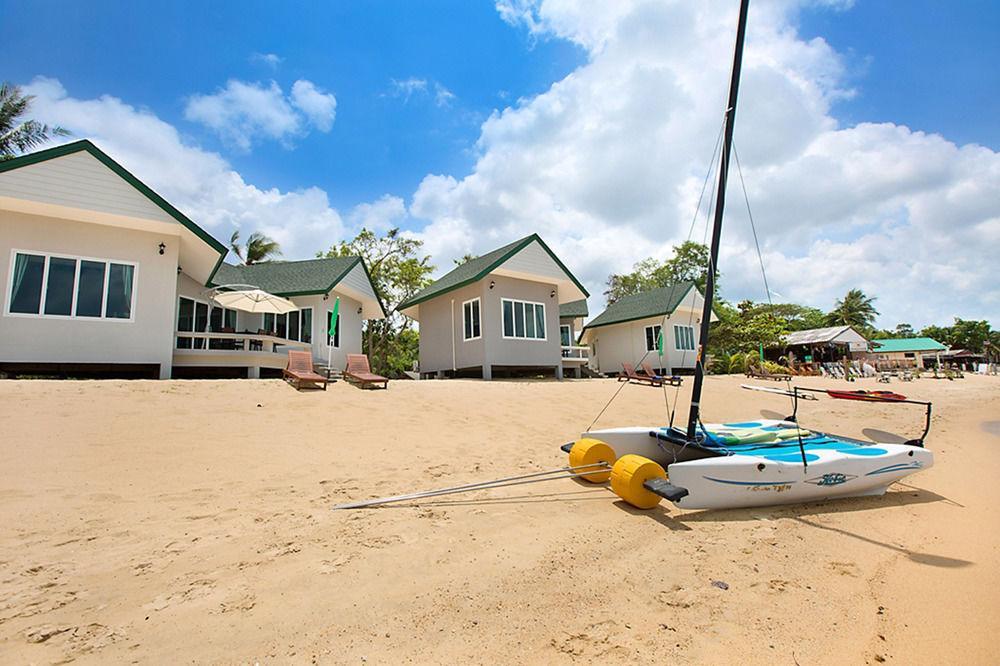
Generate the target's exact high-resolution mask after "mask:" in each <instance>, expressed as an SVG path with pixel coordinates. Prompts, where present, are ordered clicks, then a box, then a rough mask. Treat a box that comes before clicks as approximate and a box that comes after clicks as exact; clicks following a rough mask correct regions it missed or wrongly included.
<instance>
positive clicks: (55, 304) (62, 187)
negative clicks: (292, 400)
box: [0, 140, 385, 378]
mask: <svg viewBox="0 0 1000 666" xmlns="http://www.w3.org/2000/svg"><path fill="white" fill-rule="evenodd" d="M227 253H228V248H227V247H226V246H225V245H223V244H222V243H220V242H219V241H218V240H216V239H215V238H213V237H212V236H211V235H210V234H208V233H207V232H206V231H205V230H204V229H202V228H201V227H199V226H198V225H197V224H195V223H194V222H193V221H192V220H191V219H189V218H188V217H187V216H185V215H184V214H183V213H181V212H180V211H179V210H178V209H177V208H175V207H174V206H172V205H171V204H170V203H168V202H167V201H166V200H164V199H163V198H162V197H161V196H160V195H158V194H157V193H156V192H154V191H153V190H151V189H150V188H149V187H148V186H147V185H145V184H144V183H142V182H141V181H140V180H139V179H138V178H136V177H135V176H133V175H132V174H131V173H129V172H128V171H127V170H126V169H125V168H124V167H122V166H121V165H120V164H118V163H117V162H116V161H114V160H113V159H112V158H111V157H109V156H108V155H107V154H106V153H104V152H102V151H101V150H100V149H98V148H97V147H96V146H95V145H94V144H93V143H91V142H90V141H86V140H83V141H75V142H73V143H68V144H66V145H62V146H58V147H55V148H50V149H47V150H43V151H39V152H36V153H32V154H29V155H24V156H21V157H18V158H15V159H11V160H7V161H4V162H0V262H7V266H6V270H2V271H0V294H2V296H3V313H2V314H3V316H2V317H0V371H6V372H9V373H14V374H19V373H32V372H35V373H53V372H54V373H59V374H68V375H117V376H133V377H159V378H169V377H172V376H173V377H186V376H233V377H235V376H242V377H247V376H249V377H257V376H260V374H261V371H262V370H263V371H264V373H265V374H267V373H268V372H275V371H277V372H278V373H279V374H280V369H281V368H283V367H284V365H285V360H286V354H285V353H284V352H285V351H286V350H287V349H308V350H310V351H312V353H313V356H314V358H316V359H317V360H319V361H322V362H326V361H327V359H328V358H331V357H332V360H333V361H334V365H339V367H343V362H344V357H345V355H346V354H347V353H356V352H360V351H361V326H362V321H363V320H364V319H380V318H383V317H384V316H385V312H384V309H383V307H382V304H381V303H380V302H379V299H378V298H377V296H376V294H375V289H374V287H373V286H372V284H371V281H370V279H369V277H368V273H367V270H366V268H365V266H364V262H363V261H362V260H361V258H360V257H344V258H338V259H315V260H308V261H288V262H265V263H260V264H254V265H252V266H233V265H229V264H225V263H223V260H224V259H225V257H226V254H227ZM236 283H238V284H243V285H251V286H255V287H258V288H260V289H262V290H264V291H268V292H270V293H272V294H275V295H278V296H283V297H286V298H288V299H289V300H291V301H292V302H293V303H294V304H295V305H296V306H297V307H298V309H297V310H295V311H292V312H288V313H286V314H281V315H262V314H249V313H246V312H237V311H236V310H230V309H226V308H222V307H219V306H218V305H217V304H215V303H213V302H212V301H211V298H210V292H211V290H212V288H213V287H216V286H220V285H225V284H236ZM337 297H339V298H340V299H341V303H340V309H339V312H340V316H341V319H340V326H339V328H338V330H336V331H335V332H334V335H333V336H330V335H328V330H329V328H328V323H329V321H328V320H329V316H330V311H331V309H332V308H333V304H334V303H335V299H336V298H337Z"/></svg>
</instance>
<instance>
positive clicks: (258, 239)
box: [229, 231, 281, 266]
mask: <svg viewBox="0 0 1000 666" xmlns="http://www.w3.org/2000/svg"><path fill="white" fill-rule="evenodd" d="M229 247H230V248H232V250H233V252H234V253H236V256H237V257H239V258H240V261H242V262H243V263H244V264H246V265H247V266H249V265H250V264H256V263H259V262H261V261H267V260H268V259H273V258H274V257H280V256H281V246H280V245H279V244H278V241H276V240H271V239H270V238H268V237H267V236H265V235H264V234H262V233H261V232H259V231H255V232H253V233H252V234H250V237H249V238H247V242H246V245H245V246H243V247H241V246H240V232H239V231H234V232H233V235H232V236H231V237H230V238H229Z"/></svg>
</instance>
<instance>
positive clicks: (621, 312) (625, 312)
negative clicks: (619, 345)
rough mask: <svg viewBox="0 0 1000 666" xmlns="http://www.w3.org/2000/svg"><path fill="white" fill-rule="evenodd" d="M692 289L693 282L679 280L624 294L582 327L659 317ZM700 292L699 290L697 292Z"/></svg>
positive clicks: (675, 306)
mask: <svg viewBox="0 0 1000 666" xmlns="http://www.w3.org/2000/svg"><path fill="white" fill-rule="evenodd" d="M692 289H695V290H697V287H695V285H694V282H679V283H677V284H675V285H671V286H668V287H660V288H659V289H650V290H649V291H644V292H642V293H641V294H632V295H631V296H624V297H622V298H619V299H618V300H617V301H615V302H614V303H612V304H611V305H609V306H608V307H607V309H606V310H605V311H604V312H602V313H601V314H599V315H597V316H596V317H594V318H593V319H591V320H590V321H589V322H587V325H586V326H584V327H583V330H584V331H586V330H587V329H588V328H596V327H598V326H610V325H611V324H622V323H624V322H627V321H635V320H636V319H646V318H648V317H660V316H663V315H668V314H670V313H671V312H673V311H674V310H676V309H677V306H678V305H680V304H681V301H683V300H684V297H685V296H687V294H688V292H689V291H691V290H692ZM699 293H701V292H699Z"/></svg>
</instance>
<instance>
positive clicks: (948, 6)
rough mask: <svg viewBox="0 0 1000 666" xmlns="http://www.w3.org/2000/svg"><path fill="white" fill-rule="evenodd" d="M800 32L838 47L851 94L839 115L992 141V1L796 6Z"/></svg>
mask: <svg viewBox="0 0 1000 666" xmlns="http://www.w3.org/2000/svg"><path fill="white" fill-rule="evenodd" d="M801 30H802V34H803V35H804V36H807V37H822V38H823V39H825V40H826V41H828V42H829V43H830V44H831V45H832V46H833V47H834V48H836V49H837V50H838V51H840V52H841V53H843V54H845V57H846V59H847V62H848V66H849V70H850V77H851V81H852V83H853V84H854V85H855V86H856V87H857V93H858V94H857V96H856V97H854V98H852V99H850V100H848V101H845V102H843V103H841V104H839V105H837V106H836V107H835V113H836V115H837V117H838V118H840V119H841V120H842V121H843V122H845V123H851V124H853V123H856V122H860V121H865V120H867V121H885V120H888V121H893V122H897V123H902V124H904V125H908V126H910V127H912V128H915V129H923V130H927V131H932V132H941V133H942V134H944V135H945V136H947V137H949V138H950V139H952V140H953V141H956V142H957V143H980V144H982V145H984V146H989V147H990V148H993V149H994V150H996V149H998V148H1000V122H998V118H1000V67H998V66H997V63H998V61H1000V3H997V2H995V1H991V0H956V1H955V2H940V1H939V0H906V2H891V1H886V0H882V1H871V0H869V1H868V2H858V3H857V4H856V5H854V6H853V7H852V8H851V9H850V10H848V11H830V10H828V9H822V8H816V9H813V10H811V11H806V12H803V14H802V24H801Z"/></svg>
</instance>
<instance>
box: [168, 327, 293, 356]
mask: <svg viewBox="0 0 1000 666" xmlns="http://www.w3.org/2000/svg"><path fill="white" fill-rule="evenodd" d="M174 336H175V338H174V349H175V351H182V352H185V353H186V352H201V351H204V352H212V353H213V354H214V353H217V352H222V353H225V352H266V353H273V352H276V351H282V349H283V348H292V349H311V348H312V343H311V342H299V341H297V340H287V339H285V338H281V337H278V336H276V335H267V334H261V333H216V332H212V331H197V332H191V331H174ZM182 341H183V342H182Z"/></svg>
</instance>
